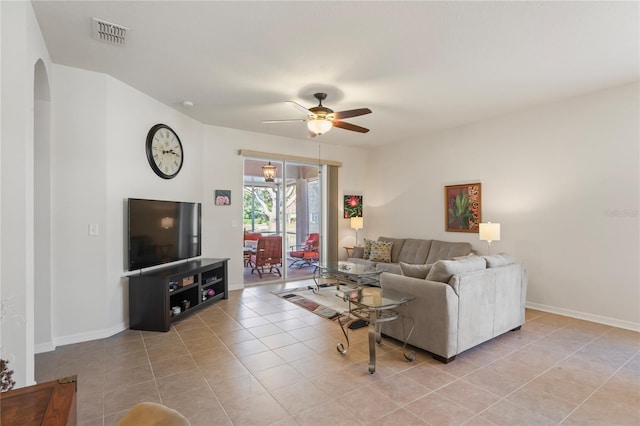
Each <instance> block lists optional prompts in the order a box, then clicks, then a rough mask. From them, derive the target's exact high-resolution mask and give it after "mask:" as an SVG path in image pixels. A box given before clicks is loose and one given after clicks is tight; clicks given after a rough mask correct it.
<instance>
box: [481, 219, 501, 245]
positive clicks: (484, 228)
mask: <svg viewBox="0 0 640 426" xmlns="http://www.w3.org/2000/svg"><path fill="white" fill-rule="evenodd" d="M480 239H481V240H482V241H489V242H491V241H500V224H499V223H491V222H487V223H481V224H480Z"/></svg>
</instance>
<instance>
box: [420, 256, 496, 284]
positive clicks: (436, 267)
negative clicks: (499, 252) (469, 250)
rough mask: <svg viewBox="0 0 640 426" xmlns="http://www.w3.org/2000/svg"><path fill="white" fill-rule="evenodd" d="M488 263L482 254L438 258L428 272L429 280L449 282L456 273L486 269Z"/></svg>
mask: <svg viewBox="0 0 640 426" xmlns="http://www.w3.org/2000/svg"><path fill="white" fill-rule="evenodd" d="M486 267H487V263H486V262H485V260H484V258H483V257H482V256H471V257H468V258H466V259H460V260H438V261H437V262H436V263H434V264H433V267H432V268H431V270H430V271H429V273H428V274H427V278H426V279H427V280H430V281H438V282H441V283H448V282H449V280H450V279H451V277H452V276H453V275H455V274H462V273H464V272H475V271H481V270H483V269H486Z"/></svg>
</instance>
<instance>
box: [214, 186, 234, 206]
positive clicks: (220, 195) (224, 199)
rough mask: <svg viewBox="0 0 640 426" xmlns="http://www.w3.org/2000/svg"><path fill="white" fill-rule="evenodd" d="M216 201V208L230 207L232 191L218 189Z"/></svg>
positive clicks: (215, 196)
mask: <svg viewBox="0 0 640 426" xmlns="http://www.w3.org/2000/svg"><path fill="white" fill-rule="evenodd" d="M214 199H215V203H216V206H230V205H231V190H227V189H216V191H215V195H214Z"/></svg>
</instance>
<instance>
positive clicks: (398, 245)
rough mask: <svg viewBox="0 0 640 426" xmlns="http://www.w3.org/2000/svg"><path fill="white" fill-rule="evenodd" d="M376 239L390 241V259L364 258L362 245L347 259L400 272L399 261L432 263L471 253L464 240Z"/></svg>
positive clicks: (387, 270) (418, 263)
mask: <svg viewBox="0 0 640 426" xmlns="http://www.w3.org/2000/svg"><path fill="white" fill-rule="evenodd" d="M378 241H379V242H386V243H392V245H391V257H390V259H389V260H390V261H387V262H381V261H376V260H371V259H370V258H364V257H363V256H364V252H365V250H364V248H363V247H355V248H354V250H353V257H350V258H348V259H347V260H348V261H349V262H353V263H360V264H365V265H371V266H373V265H376V266H377V267H378V268H379V269H382V270H383V271H386V272H391V273H394V274H400V273H401V270H400V263H401V262H403V263H408V264H416V265H424V264H432V263H435V262H436V261H438V260H444V259H453V258H454V257H459V256H466V255H468V254H470V253H471V244H469V243H464V242H449V241H438V240H423V239H415V238H389V237H379V238H378Z"/></svg>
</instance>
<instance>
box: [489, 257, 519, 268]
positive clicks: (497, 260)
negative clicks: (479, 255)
mask: <svg viewBox="0 0 640 426" xmlns="http://www.w3.org/2000/svg"><path fill="white" fill-rule="evenodd" d="M483 257H484V259H485V260H486V261H487V268H497V267H498V266H505V265H511V264H512V263H513V257H511V256H509V255H508V254H505V253H499V254H494V255H492V256H483Z"/></svg>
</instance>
